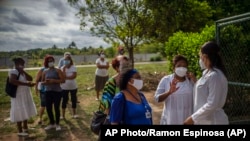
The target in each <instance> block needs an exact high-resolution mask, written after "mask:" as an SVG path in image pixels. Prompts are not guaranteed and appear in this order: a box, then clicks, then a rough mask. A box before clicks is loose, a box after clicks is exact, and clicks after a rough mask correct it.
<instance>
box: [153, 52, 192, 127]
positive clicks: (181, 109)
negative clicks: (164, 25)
mask: <svg viewBox="0 0 250 141" xmlns="http://www.w3.org/2000/svg"><path fill="white" fill-rule="evenodd" d="M173 67H174V73H173V74H170V75H166V76H164V77H163V78H162V79H161V81H160V83H159V84H158V87H157V89H156V92H155V96H154V98H155V101H156V102H164V108H163V112H162V116H161V120H160V124H161V125H166V124H168V125H170V124H171V125H174V124H183V121H184V120H185V119H186V118H187V117H189V116H190V115H191V114H192V113H193V85H194V83H195V81H196V78H195V76H194V75H193V74H192V73H187V70H188V69H187V68H188V61H187V59H186V58H185V57H184V56H182V55H176V56H175V57H174V59H173ZM187 74H188V75H187ZM190 78H192V79H190Z"/></svg>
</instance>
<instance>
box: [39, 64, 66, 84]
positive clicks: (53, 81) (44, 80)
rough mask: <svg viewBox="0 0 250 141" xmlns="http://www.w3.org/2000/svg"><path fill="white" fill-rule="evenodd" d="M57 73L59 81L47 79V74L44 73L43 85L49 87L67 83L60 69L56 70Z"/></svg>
mask: <svg viewBox="0 0 250 141" xmlns="http://www.w3.org/2000/svg"><path fill="white" fill-rule="evenodd" d="M55 69H56V71H57V73H58V76H59V79H45V73H46V72H45V73H44V72H43V77H42V79H43V83H42V84H44V85H48V84H53V83H64V82H65V78H64V76H63V72H62V71H61V70H60V69H58V68H55Z"/></svg>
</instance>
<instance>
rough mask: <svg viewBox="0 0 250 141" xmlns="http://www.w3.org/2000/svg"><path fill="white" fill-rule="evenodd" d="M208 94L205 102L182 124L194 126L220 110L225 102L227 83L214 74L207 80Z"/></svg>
mask: <svg viewBox="0 0 250 141" xmlns="http://www.w3.org/2000/svg"><path fill="white" fill-rule="evenodd" d="M208 92H209V93H208V97H207V102H206V103H205V104H204V105H203V106H202V107H201V108H200V109H199V110H197V111H196V112H195V113H194V114H193V115H192V116H191V117H189V118H187V120H186V121H185V122H184V124H194V123H196V122H199V121H201V120H204V119H207V118H208V117H210V116H211V114H213V113H214V111H215V110H217V109H220V108H222V107H223V106H224V104H225V101H226V95H227V82H226V81H224V80H223V79H221V77H220V76H218V74H217V73H214V74H213V75H211V76H210V77H209V79H208Z"/></svg>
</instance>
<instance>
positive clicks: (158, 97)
mask: <svg viewBox="0 0 250 141" xmlns="http://www.w3.org/2000/svg"><path fill="white" fill-rule="evenodd" d="M169 81H170V76H167V77H163V78H162V79H161V81H160V83H159V84H158V87H157V89H156V92H155V96H154V98H155V101H156V102H162V101H164V100H165V99H166V98H168V96H169V95H171V94H173V93H174V92H175V91H177V90H178V89H179V87H176V85H177V83H178V80H176V79H173V80H172V82H169ZM167 83H169V87H167V88H166V87H165V85H166V84H167Z"/></svg>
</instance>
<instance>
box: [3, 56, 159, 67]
mask: <svg viewBox="0 0 250 141" xmlns="http://www.w3.org/2000/svg"><path fill="white" fill-rule="evenodd" d="M156 55H157V54H134V60H135V62H147V61H150V58H151V57H154V56H156ZM53 57H54V58H55V64H56V65H57V64H58V61H59V60H60V58H62V57H63V55H54V56H53ZM72 58H73V61H74V64H76V65H84V64H94V63H95V61H96V59H97V58H98V56H97V55H73V56H72ZM24 60H25V62H26V64H28V58H25V57H24ZM6 67H8V68H11V67H13V62H12V61H11V60H10V59H9V58H7V57H2V58H0V68H6ZM28 67H32V66H28Z"/></svg>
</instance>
